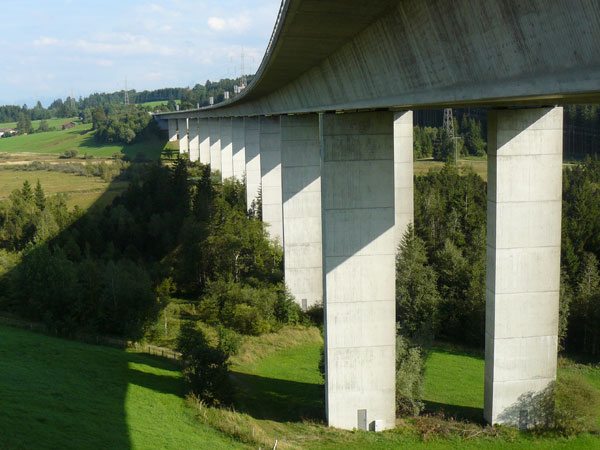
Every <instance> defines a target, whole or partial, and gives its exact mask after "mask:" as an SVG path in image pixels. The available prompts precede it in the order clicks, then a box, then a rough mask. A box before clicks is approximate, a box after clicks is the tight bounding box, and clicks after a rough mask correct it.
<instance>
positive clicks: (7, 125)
mask: <svg viewBox="0 0 600 450" xmlns="http://www.w3.org/2000/svg"><path fill="white" fill-rule="evenodd" d="M40 122H41V120H34V121H32V122H31V124H32V125H33V129H34V130H37V129H38V127H39V126H40ZM46 122H48V126H49V127H50V128H53V127H54V128H56V129H58V130H60V127H61V125H62V124H63V123H65V122H75V123H78V122H79V117H71V118H70V119H47V120H46ZM0 128H17V122H5V123H0Z"/></svg>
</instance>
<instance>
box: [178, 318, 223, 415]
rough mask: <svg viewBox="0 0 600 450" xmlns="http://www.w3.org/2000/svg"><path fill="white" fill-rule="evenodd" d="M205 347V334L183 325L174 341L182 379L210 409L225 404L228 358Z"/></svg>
mask: <svg viewBox="0 0 600 450" xmlns="http://www.w3.org/2000/svg"><path fill="white" fill-rule="evenodd" d="M222 347H223V346H222V345H221V342H219V345H218V346H217V347H214V346H212V345H210V344H209V343H208V340H207V338H206V335H205V334H204V331H202V330H199V329H196V328H195V327H194V324H193V323H191V322H186V323H184V324H183V325H182V326H181V329H180V331H179V336H178V337H177V350H179V351H180V352H181V361H182V363H183V375H184V377H185V380H186V381H187V383H188V384H189V387H190V390H191V392H192V393H193V394H194V395H196V396H197V397H198V398H200V399H201V400H203V401H204V402H205V403H207V404H209V405H219V404H223V403H228V402H229V400H230V395H231V394H230V393H231V389H230V386H229V377H228V376H227V371H228V368H229V363H228V359H229V354H228V353H227V352H226V351H225V350H224V349H223V348H222Z"/></svg>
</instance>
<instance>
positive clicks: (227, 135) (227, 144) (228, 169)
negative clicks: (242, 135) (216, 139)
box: [219, 117, 233, 180]
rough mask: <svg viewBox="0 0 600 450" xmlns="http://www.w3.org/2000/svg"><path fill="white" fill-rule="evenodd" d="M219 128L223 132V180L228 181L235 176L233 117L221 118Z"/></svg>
mask: <svg viewBox="0 0 600 450" xmlns="http://www.w3.org/2000/svg"><path fill="white" fill-rule="evenodd" d="M219 127H220V130H221V179H222V180H226V179H227V178H231V177H232V176H233V149H232V145H231V140H232V135H231V134H232V133H231V117H221V118H220V119H219Z"/></svg>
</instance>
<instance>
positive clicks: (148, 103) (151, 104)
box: [141, 100, 181, 108]
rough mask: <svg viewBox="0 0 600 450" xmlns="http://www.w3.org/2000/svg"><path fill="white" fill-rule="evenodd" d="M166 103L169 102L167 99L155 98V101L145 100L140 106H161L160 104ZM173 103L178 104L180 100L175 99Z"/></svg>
mask: <svg viewBox="0 0 600 450" xmlns="http://www.w3.org/2000/svg"><path fill="white" fill-rule="evenodd" d="M167 103H169V101H168V100H157V101H155V102H145V103H142V104H141V105H142V106H151V107H152V108H154V107H155V106H162V105H165V106H166V105H167ZM175 103H176V104H178V105H179V104H180V103H181V100H175Z"/></svg>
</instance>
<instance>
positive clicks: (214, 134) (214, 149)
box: [208, 118, 222, 172]
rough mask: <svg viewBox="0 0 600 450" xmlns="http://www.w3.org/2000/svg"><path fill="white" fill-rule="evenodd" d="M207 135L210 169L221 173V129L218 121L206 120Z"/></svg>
mask: <svg viewBox="0 0 600 450" xmlns="http://www.w3.org/2000/svg"><path fill="white" fill-rule="evenodd" d="M208 134H209V136H210V168H211V170H212V171H217V170H218V171H219V172H220V171H221V168H222V167H221V127H220V125H219V119H212V118H211V119H208Z"/></svg>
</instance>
